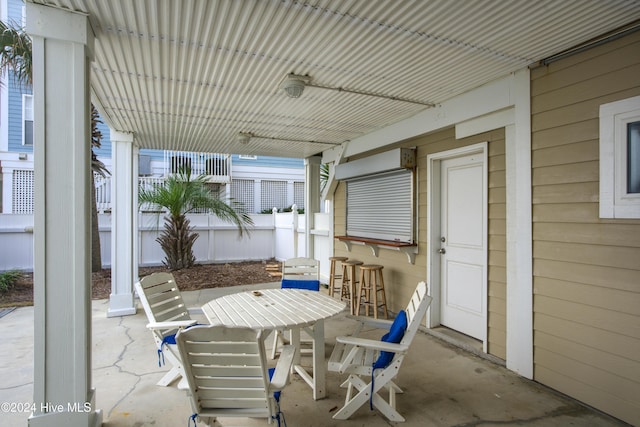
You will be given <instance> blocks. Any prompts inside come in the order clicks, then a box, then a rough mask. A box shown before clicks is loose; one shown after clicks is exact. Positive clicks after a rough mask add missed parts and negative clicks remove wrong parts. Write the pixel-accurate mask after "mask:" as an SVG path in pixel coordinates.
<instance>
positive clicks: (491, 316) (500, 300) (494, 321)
mask: <svg viewBox="0 0 640 427" xmlns="http://www.w3.org/2000/svg"><path fill="white" fill-rule="evenodd" d="M504 144H505V142H504V133H503V134H502V139H497V140H494V141H491V143H490V144H489V194H488V197H489V200H488V202H489V218H488V220H489V227H488V228H489V236H488V237H489V250H488V255H489V262H488V271H487V274H488V279H487V287H488V292H489V297H488V304H489V307H488V316H487V321H488V331H487V341H488V342H487V351H488V353H489V354H492V355H494V356H496V357H499V358H501V359H506V358H507V229H506V218H507V196H506V194H507V191H506V173H505V171H506V163H505V154H504V153H505V146H504Z"/></svg>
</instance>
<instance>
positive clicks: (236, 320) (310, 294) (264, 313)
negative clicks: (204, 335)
mask: <svg viewBox="0 0 640 427" xmlns="http://www.w3.org/2000/svg"><path fill="white" fill-rule="evenodd" d="M345 309H346V304H345V303H344V302H342V301H338V300H335V299H333V298H331V297H329V296H327V295H324V294H323V293H321V292H316V291H308V290H302V289H264V290H259V291H247V292H239V293H236V294H230V295H225V296H223V297H220V298H216V299H213V300H211V301H209V302H208V303H206V304H205V305H203V306H202V311H203V312H204V315H205V316H206V317H207V319H208V320H209V322H210V323H211V324H212V325H223V326H226V327H229V328H251V329H256V330H277V329H278V330H283V331H284V330H291V332H292V333H291V341H292V344H293V345H294V346H295V348H296V355H295V357H294V367H293V369H294V370H295V372H296V373H298V375H300V377H301V378H302V379H304V380H305V382H306V383H307V384H309V386H310V387H311V389H312V391H313V398H314V399H316V400H317V399H322V398H324V397H326V395H327V391H326V371H327V367H326V363H325V357H324V321H325V319H328V318H330V317H333V316H336V315H338V314H340V313H341V312H343V311H344V310H345ZM301 328H305V330H308V333H309V334H310V335H311V336H312V338H313V372H312V373H311V374H310V373H309V372H308V371H307V370H306V369H305V368H304V367H302V366H301V365H300V329H301Z"/></svg>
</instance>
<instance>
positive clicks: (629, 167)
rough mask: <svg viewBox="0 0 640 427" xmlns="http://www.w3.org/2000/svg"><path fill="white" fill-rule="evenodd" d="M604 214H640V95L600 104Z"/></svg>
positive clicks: (601, 208) (635, 215)
mask: <svg viewBox="0 0 640 427" xmlns="http://www.w3.org/2000/svg"><path fill="white" fill-rule="evenodd" d="M600 217H601V218H640V96H636V97H633V98H628V99H624V100H622V101H617V102H612V103H609V104H604V105H601V106H600Z"/></svg>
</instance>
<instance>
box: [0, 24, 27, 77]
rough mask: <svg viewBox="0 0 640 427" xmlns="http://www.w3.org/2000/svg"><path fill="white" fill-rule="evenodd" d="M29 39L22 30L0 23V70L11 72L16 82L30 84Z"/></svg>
mask: <svg viewBox="0 0 640 427" xmlns="http://www.w3.org/2000/svg"><path fill="white" fill-rule="evenodd" d="M31 52H32V50H31V38H30V37H29V36H28V35H27V33H26V32H25V31H24V29H23V28H18V27H17V26H15V25H13V24H6V23H4V22H1V21H0V68H1V69H2V70H12V71H13V72H14V76H15V78H16V80H17V81H18V82H20V83H23V84H29V85H30V84H31V83H32V79H31V76H32V75H33V74H32V69H33V61H32V54H31Z"/></svg>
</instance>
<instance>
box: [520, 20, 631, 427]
mask: <svg viewBox="0 0 640 427" xmlns="http://www.w3.org/2000/svg"><path fill="white" fill-rule="evenodd" d="M638 76H640V32H636V33H635V34H632V35H630V36H627V37H625V38H623V39H619V40H616V41H614V42H611V43H608V44H605V45H602V46H599V47H597V48H594V49H591V50H589V51H587V52H583V53H581V54H578V55H574V56H571V57H569V58H567V59H565V60H562V61H559V62H556V63H552V64H550V65H549V66H548V67H545V68H538V69H534V70H532V73H531V79H532V81H531V93H532V100H531V108H532V168H533V169H532V186H533V188H532V196H533V206H532V213H533V258H534V260H533V275H534V277H533V286H534V378H535V379H536V380H537V381H540V382H541V383H543V384H546V385H548V386H550V387H553V388H555V389H557V390H559V391H561V392H563V393H566V394H568V395H571V396H573V397H575V398H577V399H580V400H582V401H583V402H585V403H587V404H589V405H592V406H594V407H596V408H598V409H601V410H602V411H604V412H607V413H609V414H611V415H613V416H616V417H618V418H620V419H622V420H624V421H626V422H629V423H631V424H635V425H639V424H640V403H639V401H638V399H637V396H639V395H640V221H638V220H611V219H606V220H601V219H600V218H599V206H598V201H599V167H600V164H599V108H600V105H601V104H604V103H608V102H612V101H616V100H620V99H624V98H628V97H631V96H637V95H640V78H638Z"/></svg>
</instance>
